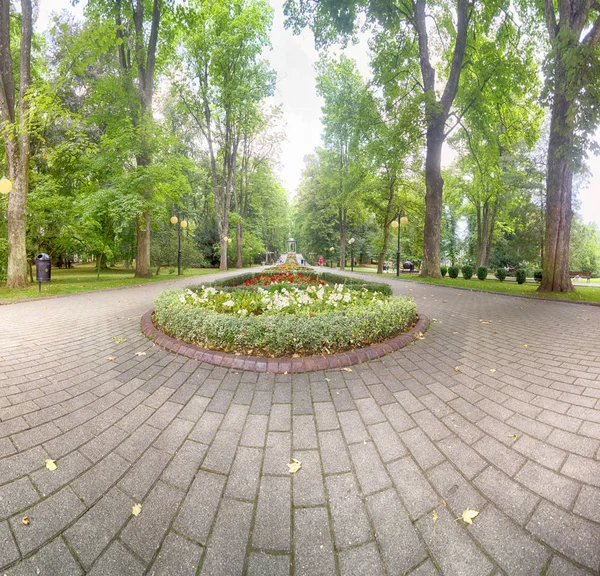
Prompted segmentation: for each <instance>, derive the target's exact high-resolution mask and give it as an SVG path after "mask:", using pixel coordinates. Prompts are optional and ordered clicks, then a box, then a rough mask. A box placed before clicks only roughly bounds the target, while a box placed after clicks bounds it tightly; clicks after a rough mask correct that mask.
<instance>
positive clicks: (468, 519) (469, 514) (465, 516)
mask: <svg viewBox="0 0 600 576" xmlns="http://www.w3.org/2000/svg"><path fill="white" fill-rule="evenodd" d="M478 514H479V511H477V510H471V509H470V508H469V507H468V506H467V509H466V510H465V511H464V512H463V513H462V514H461V516H460V517H461V519H462V521H463V522H464V523H465V524H473V518H475V516H477V515H478Z"/></svg>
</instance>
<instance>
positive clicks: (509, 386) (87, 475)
mask: <svg viewBox="0 0 600 576" xmlns="http://www.w3.org/2000/svg"><path fill="white" fill-rule="evenodd" d="M369 278H370V279H372V277H371V276H369ZM209 279H210V277H204V278H202V280H204V281H208V280H209ZM385 280H387V281H388V282H389V283H390V284H392V285H393V287H394V292H395V293H396V294H408V295H411V296H413V297H414V298H415V300H416V302H417V305H418V307H419V310H420V311H422V312H423V313H424V314H426V315H427V316H428V317H429V318H430V320H431V325H430V327H429V330H428V331H427V333H426V334H425V336H424V338H423V339H420V340H417V341H416V342H415V343H414V344H412V345H410V346H408V347H406V348H404V349H402V350H400V351H399V352H395V353H393V354H391V355H389V356H386V357H384V358H382V359H380V360H376V361H372V362H369V363H366V364H360V365H356V366H353V367H352V368H351V369H350V370H348V371H346V370H344V369H342V370H335V371H325V372H313V373H310V374H295V375H284V374H282V375H272V374H258V373H255V372H243V371H240V370H227V369H224V368H220V367H213V366H209V365H206V364H201V363H198V362H197V361H195V360H190V359H187V358H184V357H180V356H176V355H173V354H170V353H167V352H165V351H163V350H161V349H160V348H159V347H158V346H155V345H153V343H152V342H151V341H149V340H147V339H146V338H145V337H143V336H142V335H141V334H140V318H141V316H142V314H143V313H144V312H146V311H147V310H148V309H149V308H150V307H151V306H152V301H153V299H154V297H155V296H156V295H157V294H158V293H159V292H160V291H161V290H163V289H165V288H166V287H167V286H169V285H171V286H173V285H177V283H176V282H171V283H169V284H166V283H160V284H150V285H145V286H140V287H135V288H128V289H120V290H111V291H104V292H96V293H89V294H78V295H72V296H68V297H60V298H54V299H46V300H39V301H31V302H24V303H20V304H12V305H6V306H0V574H6V575H8V576H16V575H27V576H29V575H39V574H41V575H51V576H62V575H71V574H73V575H74V574H84V573H88V574H93V575H107V576H120V575H130V574H131V575H135V574H149V575H157V576H158V575H168V576H185V575H188V574H189V575H192V574H202V575H207V576H208V575H219V576H224V575H235V574H248V575H253V576H268V575H288V574H289V575H296V576H298V575H306V576H318V575H324V576H329V575H336V574H339V575H357V576H359V575H360V576H369V575H389V576H401V575H403V574H407V575H410V576H430V575H434V574H444V575H456V576H488V575H489V576H496V575H499V574H506V575H509V576H513V575H515V576H519V575H522V576H535V575H541V574H543V575H545V576H575V575H583V574H598V573H599V570H600V452H599V447H600V308H599V307H592V306H583V305H574V304H565V303H558V302H547V301H539V300H529V299H523V298H515V297H510V296H500V295H495V294H490V293H477V292H469V291H461V290H455V289H450V288H444V287H436V286H427V285H422V284H416V283H408V282H406V281H402V280H400V281H397V280H395V279H392V278H386V279H385ZM182 282H183V283H180V285H181V286H183V285H187V284H189V282H190V280H189V279H186V280H184V281H182ZM476 282H478V281H477V280H473V283H474V284H476ZM290 457H294V458H296V459H298V460H299V461H300V462H302V468H301V469H300V470H299V471H298V472H296V473H295V474H294V475H290V473H289V471H288V462H289V460H290ZM47 459H52V460H56V465H57V469H56V470H54V471H51V470H48V469H47V468H46V467H45V460H47ZM137 503H141V504H142V511H141V513H140V514H139V516H137V517H135V516H133V515H132V507H133V506H134V505H135V504H137ZM467 508H470V509H472V510H476V511H478V512H479V514H478V515H477V516H476V517H475V518H474V520H473V523H472V525H467V524H465V523H464V522H463V520H460V519H459V518H460V516H461V514H462V513H463V512H464V511H465V510H466V509H467ZM25 517H26V518H27V519H28V522H29V523H28V524H25V523H24V521H23V519H24V518H25ZM457 519H458V520H457Z"/></svg>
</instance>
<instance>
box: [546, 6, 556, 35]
mask: <svg viewBox="0 0 600 576" xmlns="http://www.w3.org/2000/svg"><path fill="white" fill-rule="evenodd" d="M544 16H545V17H546V27H547V28H548V34H549V36H550V44H552V45H554V39H555V38H556V15H555V13H554V2H553V0H544Z"/></svg>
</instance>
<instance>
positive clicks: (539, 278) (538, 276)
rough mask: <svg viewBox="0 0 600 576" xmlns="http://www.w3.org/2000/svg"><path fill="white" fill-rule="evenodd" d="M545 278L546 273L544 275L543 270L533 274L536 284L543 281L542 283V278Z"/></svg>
mask: <svg viewBox="0 0 600 576" xmlns="http://www.w3.org/2000/svg"><path fill="white" fill-rule="evenodd" d="M543 276H544V273H543V272H542V271H541V270H536V271H535V272H534V273H533V279H534V280H535V281H536V282H541V281H542V278H543Z"/></svg>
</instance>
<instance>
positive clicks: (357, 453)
mask: <svg viewBox="0 0 600 576" xmlns="http://www.w3.org/2000/svg"><path fill="white" fill-rule="evenodd" d="M349 451H350V457H351V458H352V463H353V464H354V470H355V472H356V476H357V478H358V482H359V484H360V488H361V491H362V493H363V494H372V493H373V492H378V491H379V490H383V489H384V488H388V487H390V486H391V485H392V483H391V481H390V478H389V476H388V474H387V471H386V469H385V467H384V465H383V462H382V461H381V459H380V458H379V454H377V450H376V449H375V445H374V444H373V443H372V442H365V443H362V444H353V445H352V446H350V447H349Z"/></svg>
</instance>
